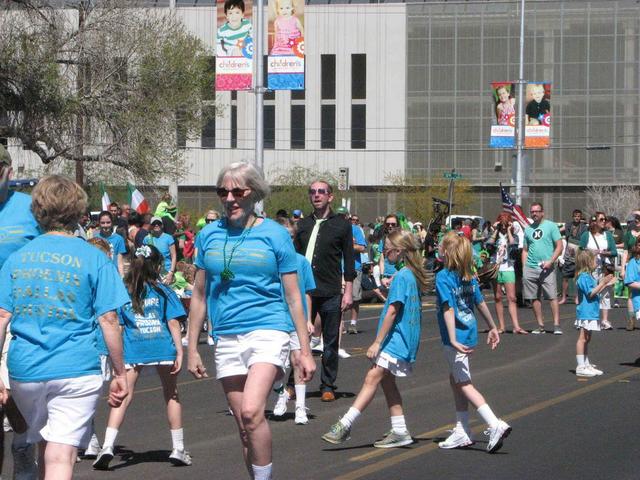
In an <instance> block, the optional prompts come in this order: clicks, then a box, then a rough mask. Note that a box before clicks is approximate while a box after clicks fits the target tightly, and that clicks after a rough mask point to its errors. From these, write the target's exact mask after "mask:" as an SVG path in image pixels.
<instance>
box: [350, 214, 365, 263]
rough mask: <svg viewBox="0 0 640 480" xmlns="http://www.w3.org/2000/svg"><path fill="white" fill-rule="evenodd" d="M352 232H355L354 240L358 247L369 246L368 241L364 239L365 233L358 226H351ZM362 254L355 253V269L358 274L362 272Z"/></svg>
mask: <svg viewBox="0 0 640 480" xmlns="http://www.w3.org/2000/svg"><path fill="white" fill-rule="evenodd" d="M351 231H352V232H353V240H354V241H355V244H356V245H361V246H363V247H366V246H367V241H366V240H365V238H364V232H363V231H362V229H361V228H360V227H359V226H358V225H351ZM361 255H362V254H361V253H358V252H354V254H353V256H354V259H355V269H356V272H361V271H362V258H361Z"/></svg>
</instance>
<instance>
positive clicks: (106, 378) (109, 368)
mask: <svg viewBox="0 0 640 480" xmlns="http://www.w3.org/2000/svg"><path fill="white" fill-rule="evenodd" d="M100 370H101V371H102V381H103V382H110V381H111V377H113V364H112V363H111V357H110V356H109V355H100Z"/></svg>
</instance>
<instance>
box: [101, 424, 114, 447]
mask: <svg viewBox="0 0 640 480" xmlns="http://www.w3.org/2000/svg"><path fill="white" fill-rule="evenodd" d="M117 436H118V429H117V428H111V427H107V430H106V431H105V432H104V443H103V444H102V448H107V447H113V444H114V443H116V437H117Z"/></svg>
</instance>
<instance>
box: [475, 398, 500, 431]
mask: <svg viewBox="0 0 640 480" xmlns="http://www.w3.org/2000/svg"><path fill="white" fill-rule="evenodd" d="M478 414H479V415H480V416H481V417H482V419H483V420H484V421H485V423H487V424H488V425H489V427H491V428H493V427H495V426H496V425H498V417H496V416H495V414H494V413H493V411H492V410H491V407H489V404H488V403H485V404H484V405H482V406H481V407H480V408H479V409H478Z"/></svg>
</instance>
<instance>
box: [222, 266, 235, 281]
mask: <svg viewBox="0 0 640 480" xmlns="http://www.w3.org/2000/svg"><path fill="white" fill-rule="evenodd" d="M220 277H221V278H222V280H224V281H228V280H233V278H234V277H235V275H234V274H233V272H232V271H231V270H229V268H228V267H225V269H224V270H222V273H220Z"/></svg>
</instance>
